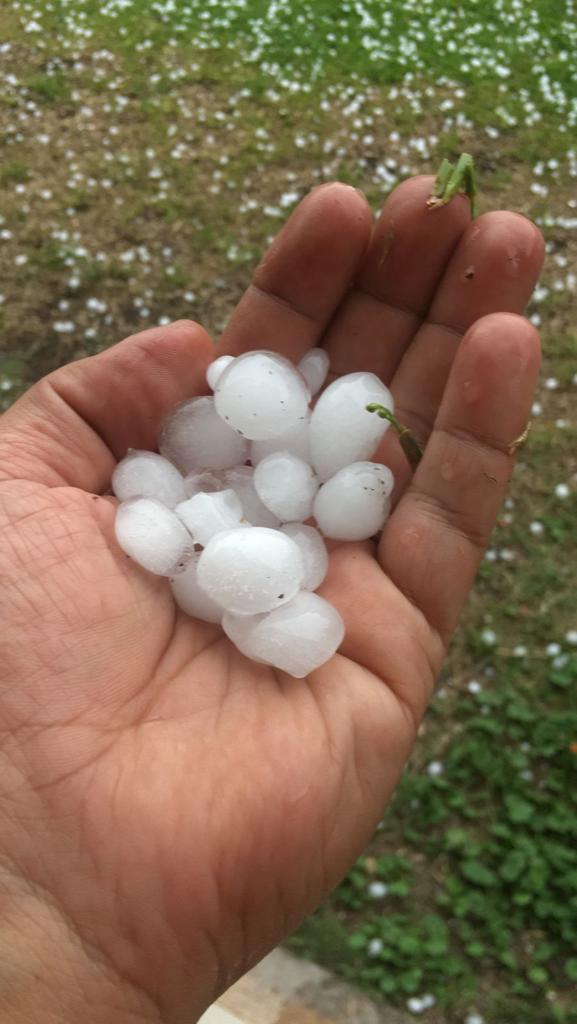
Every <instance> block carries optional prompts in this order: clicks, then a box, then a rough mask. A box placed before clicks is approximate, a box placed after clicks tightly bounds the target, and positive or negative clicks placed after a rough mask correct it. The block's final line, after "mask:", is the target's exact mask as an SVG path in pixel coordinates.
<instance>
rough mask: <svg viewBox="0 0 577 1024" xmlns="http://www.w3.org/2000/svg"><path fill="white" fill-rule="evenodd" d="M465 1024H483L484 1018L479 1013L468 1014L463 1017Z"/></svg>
mask: <svg viewBox="0 0 577 1024" xmlns="http://www.w3.org/2000/svg"><path fill="white" fill-rule="evenodd" d="M465 1024H485V1018H484V1017H481V1014H480V1013H469V1014H467V1016H466V1017H465Z"/></svg>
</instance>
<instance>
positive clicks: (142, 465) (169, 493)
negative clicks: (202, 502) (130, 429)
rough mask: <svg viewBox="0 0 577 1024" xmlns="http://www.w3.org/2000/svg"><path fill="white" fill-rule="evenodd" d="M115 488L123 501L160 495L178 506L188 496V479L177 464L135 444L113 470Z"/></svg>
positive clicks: (159, 499) (157, 497)
mask: <svg viewBox="0 0 577 1024" xmlns="http://www.w3.org/2000/svg"><path fill="white" fill-rule="evenodd" d="M112 490H113V492H114V494H115V495H116V497H117V498H119V499H120V501H129V500H130V498H156V500H157V501H161V502H162V504H163V505H167V506H168V508H174V506H175V505H178V502H179V501H183V500H184V498H185V497H186V494H185V490H184V480H183V478H182V474H181V473H179V472H178V470H177V468H176V466H173V465H172V462H169V461H168V459H164V458H163V457H162V455H157V454H156V452H144V451H137V450H135V449H133V448H131V449H130V450H129V452H128V455H126V456H125V457H124V458H123V459H121V461H120V462H119V463H118V465H117V467H116V469H115V470H114V473H113V474H112Z"/></svg>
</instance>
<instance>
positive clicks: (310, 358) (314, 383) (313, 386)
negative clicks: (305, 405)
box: [298, 348, 330, 395]
mask: <svg viewBox="0 0 577 1024" xmlns="http://www.w3.org/2000/svg"><path fill="white" fill-rule="evenodd" d="M329 363H330V361H329V357H328V353H327V352H326V351H325V349H324V348H310V349H309V350H308V352H306V353H305V355H304V356H303V357H302V359H301V361H300V363H299V364H298V368H299V370H300V372H301V373H302V375H303V377H304V379H305V380H306V382H307V384H308V386H309V391H310V393H311V395H316V394H317V392H319V391H320V390H321V388H322V386H323V384H324V382H325V380H326V379H327V373H328V372H329Z"/></svg>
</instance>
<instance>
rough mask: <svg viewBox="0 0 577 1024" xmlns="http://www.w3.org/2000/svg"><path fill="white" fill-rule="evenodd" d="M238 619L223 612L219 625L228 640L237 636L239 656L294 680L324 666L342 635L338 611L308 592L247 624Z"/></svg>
mask: <svg viewBox="0 0 577 1024" xmlns="http://www.w3.org/2000/svg"><path fill="white" fill-rule="evenodd" d="M240 618H241V616H235V615H231V614H230V613H229V612H226V613H225V615H224V616H223V620H222V625H223V629H224V631H225V633H226V634H227V635H228V636H230V637H231V638H232V637H234V635H235V632H236V635H237V637H238V638H239V639H241V643H242V648H241V649H242V652H243V653H244V654H245V655H247V657H250V658H253V659H258V660H260V661H264V662H266V663H268V664H269V665H273V666H274V667H275V668H278V669H281V670H282V671H283V672H288V673H289V675H291V676H294V677H295V678H297V679H303V678H304V677H305V676H307V675H309V674H310V673H311V672H313V671H314V670H315V669H317V668H319V667H320V666H321V665H324V663H325V662H326V661H328V659H329V658H331V657H332V656H333V654H334V653H335V651H336V650H337V649H338V647H340V645H341V643H342V641H343V637H344V635H345V627H344V623H343V620H342V618H341V616H340V615H339V613H338V611H337V609H336V608H334V607H333V606H332V605H331V604H329V602H328V601H325V600H324V598H322V597H319V596H318V594H312V593H311V592H310V591H309V590H301V591H300V593H298V594H296V596H295V597H293V599H292V601H289V602H288V603H287V604H284V605H283V606H282V608H276V609H275V610H274V611H271V612H269V613H268V615H255V616H250V619H249V622H247V623H239V622H238V620H239V619H240ZM243 618H246V617H243ZM249 623H250V624H249ZM239 630H240V631H241V632H240V635H239ZM235 642H236V641H235Z"/></svg>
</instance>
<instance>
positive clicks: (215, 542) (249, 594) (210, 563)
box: [198, 526, 305, 615]
mask: <svg viewBox="0 0 577 1024" xmlns="http://www.w3.org/2000/svg"><path fill="white" fill-rule="evenodd" d="M304 575H305V567H304V561H303V557H302V555H301V553H300V549H299V547H298V545H297V544H295V542H294V541H293V540H291V538H290V537H287V536H286V535H285V534H284V533H281V532H280V530H270V529H268V528H266V527H262V526H254V527H251V528H250V529H245V528H242V527H239V528H237V529H234V530H225V531H224V532H223V533H217V534H215V536H214V537H212V538H211V540H209V542H208V544H207V545H206V547H205V549H204V551H203V552H202V554H201V556H200V558H199V561H198V582H199V584H200V586H201V587H202V588H203V590H206V592H207V594H209V595H210V597H212V599H213V600H214V601H217V602H218V603H219V604H221V605H222V606H223V607H224V608H226V610H227V611H233V612H240V613H241V614H246V615H250V614H256V613H258V612H266V611H270V610H271V609H273V608H277V607H278V606H279V605H281V604H285V603H286V602H287V601H290V599H291V598H292V597H294V595H295V594H296V592H297V590H298V589H299V587H300V585H301V583H302V581H303V579H304Z"/></svg>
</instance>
